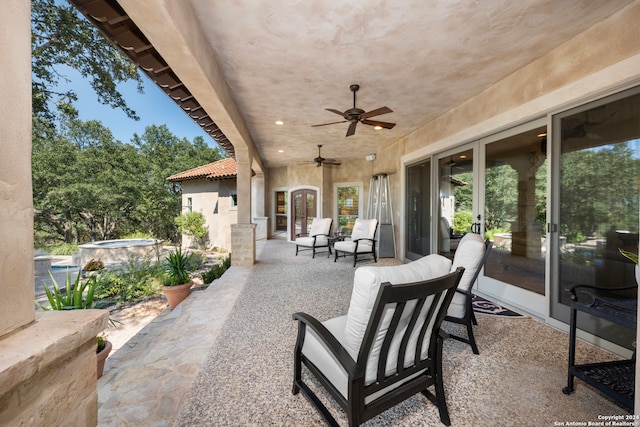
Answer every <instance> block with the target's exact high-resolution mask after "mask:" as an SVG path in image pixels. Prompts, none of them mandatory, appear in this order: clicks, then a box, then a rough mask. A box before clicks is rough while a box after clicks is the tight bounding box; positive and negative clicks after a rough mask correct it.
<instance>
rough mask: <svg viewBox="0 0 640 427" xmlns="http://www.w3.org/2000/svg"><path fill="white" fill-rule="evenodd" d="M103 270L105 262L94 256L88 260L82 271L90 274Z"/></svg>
mask: <svg viewBox="0 0 640 427" xmlns="http://www.w3.org/2000/svg"><path fill="white" fill-rule="evenodd" d="M101 270H104V262H102V260H101V259H93V258H91V260H90V261H89V262H87V263H86V264H85V265H84V267H83V269H82V271H83V272H84V273H85V274H86V275H88V276H91V275H94V274H97V273H98V272H99V271H101Z"/></svg>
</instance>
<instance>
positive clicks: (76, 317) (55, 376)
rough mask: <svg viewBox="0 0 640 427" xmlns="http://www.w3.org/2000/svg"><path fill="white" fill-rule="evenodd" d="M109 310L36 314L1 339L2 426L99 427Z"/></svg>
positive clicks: (0, 423) (0, 399)
mask: <svg viewBox="0 0 640 427" xmlns="http://www.w3.org/2000/svg"><path fill="white" fill-rule="evenodd" d="M108 319H109V312H108V311H106V310H70V311H45V312H36V320H35V322H32V323H31V324H29V325H27V326H25V327H24V328H22V329H20V330H18V331H16V332H14V333H13V334H11V335H9V336H6V337H3V338H2V340H0V354H2V356H3V357H0V408H2V410H0V425H3V426H5V425H13V426H26V425H59V426H95V425H96V424H97V423H98V392H97V389H96V382H97V357H96V347H97V345H98V342H97V341H96V335H98V334H99V333H100V332H101V331H103V330H104V329H105V328H106V327H107V322H108Z"/></svg>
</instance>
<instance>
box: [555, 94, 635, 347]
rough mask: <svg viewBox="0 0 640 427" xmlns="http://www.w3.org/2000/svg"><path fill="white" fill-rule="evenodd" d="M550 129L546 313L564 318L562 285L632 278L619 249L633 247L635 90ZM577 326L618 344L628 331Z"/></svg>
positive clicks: (621, 282) (587, 322)
mask: <svg viewBox="0 0 640 427" xmlns="http://www.w3.org/2000/svg"><path fill="white" fill-rule="evenodd" d="M553 126H554V127H553V129H554V130H555V132H554V142H555V144H554V149H555V151H554V154H555V158H557V161H556V162H554V168H555V170H554V172H555V176H557V179H555V180H554V182H555V186H554V190H555V194H556V197H555V199H554V206H555V208H556V209H555V210H554V213H553V221H552V223H551V225H550V226H551V228H552V233H551V236H552V238H553V243H554V245H553V252H554V257H553V259H554V265H553V280H552V307H551V308H552V310H551V315H552V317H554V318H556V319H558V320H561V321H563V322H568V318H569V307H568V305H569V303H570V294H569V292H567V291H566V289H567V287H569V286H571V285H574V284H585V285H595V286H603V287H616V286H625V285H633V284H634V283H635V275H634V264H633V263H632V262H631V261H629V260H628V259H627V258H625V257H624V256H623V255H622V254H621V252H620V250H626V251H630V252H634V253H637V251H638V214H639V210H640V208H639V202H640V201H639V194H640V88H636V89H635V90H630V91H627V92H623V93H620V94H617V95H614V96H611V97H608V98H605V99H602V100H599V101H597V102H594V103H591V104H588V105H585V106H582V107H579V108H575V109H573V110H571V111H568V112H566V113H563V114H559V115H557V116H555V117H554V119H553ZM578 327H579V328H580V329H584V330H587V331H589V332H591V333H593V334H595V335H598V336H601V337H603V338H605V339H607V340H609V341H613V342H617V343H618V344H620V345H623V346H626V347H629V346H630V343H631V342H632V341H633V336H635V334H634V333H631V331H622V330H621V329H619V328H614V327H613V326H611V325H609V324H605V323H604V322H599V321H596V320H594V319H591V318H589V317H588V316H585V317H583V318H581V319H579V323H578ZM614 331H615V332H614Z"/></svg>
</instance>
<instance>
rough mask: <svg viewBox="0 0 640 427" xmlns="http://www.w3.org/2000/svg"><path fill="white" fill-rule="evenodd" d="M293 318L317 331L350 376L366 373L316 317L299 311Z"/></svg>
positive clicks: (354, 376)
mask: <svg viewBox="0 0 640 427" xmlns="http://www.w3.org/2000/svg"><path fill="white" fill-rule="evenodd" d="M293 320H298V321H300V324H299V327H300V328H302V327H309V328H311V329H312V330H313V331H314V332H315V333H316V335H317V336H318V339H319V340H320V341H322V342H323V343H324V344H325V345H326V346H327V348H328V349H329V351H330V352H331V354H333V356H334V357H335V358H336V359H337V360H338V363H339V364H340V366H342V367H343V368H344V370H345V371H347V375H348V376H349V377H350V378H358V377H360V376H362V375H364V369H362V368H361V367H360V366H358V364H357V363H356V362H355V360H353V358H352V357H351V355H350V354H349V353H348V352H347V350H345V348H344V347H342V345H341V344H340V342H339V341H338V340H337V339H336V337H334V336H333V334H332V333H331V332H329V330H328V329H327V328H326V327H325V326H324V325H323V324H322V323H320V322H319V321H318V320H317V319H316V318H314V317H313V316H310V315H308V314H306V313H300V312H299V313H294V314H293ZM300 346H301V347H302V344H300Z"/></svg>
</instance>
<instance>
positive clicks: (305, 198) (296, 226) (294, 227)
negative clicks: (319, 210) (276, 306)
mask: <svg viewBox="0 0 640 427" xmlns="http://www.w3.org/2000/svg"><path fill="white" fill-rule="evenodd" d="M316 197H317V191H316V190H309V189H302V190H296V191H293V192H291V200H292V203H291V228H290V230H291V240H295V238H296V234H298V233H307V232H308V231H309V227H311V221H312V220H313V218H314V217H315V216H316Z"/></svg>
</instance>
